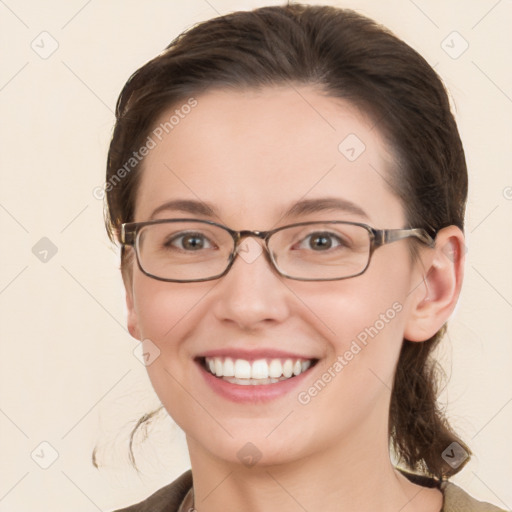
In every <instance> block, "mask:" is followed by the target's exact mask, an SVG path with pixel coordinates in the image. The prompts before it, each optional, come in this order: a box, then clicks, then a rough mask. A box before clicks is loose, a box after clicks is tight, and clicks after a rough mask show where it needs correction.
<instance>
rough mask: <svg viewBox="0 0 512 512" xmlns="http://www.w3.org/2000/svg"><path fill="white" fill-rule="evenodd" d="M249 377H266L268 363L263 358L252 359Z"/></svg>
mask: <svg viewBox="0 0 512 512" xmlns="http://www.w3.org/2000/svg"><path fill="white" fill-rule="evenodd" d="M251 378H253V379H267V378H268V364H267V361H265V359H258V360H257V361H253V363H252V367H251Z"/></svg>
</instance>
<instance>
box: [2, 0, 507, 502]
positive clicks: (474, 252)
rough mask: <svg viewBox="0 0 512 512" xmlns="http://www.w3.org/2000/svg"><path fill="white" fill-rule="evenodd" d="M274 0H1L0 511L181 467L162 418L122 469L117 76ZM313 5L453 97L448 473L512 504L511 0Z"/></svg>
mask: <svg viewBox="0 0 512 512" xmlns="http://www.w3.org/2000/svg"><path fill="white" fill-rule="evenodd" d="M270 3H272V2H263V1H238V2H237V1H228V0H208V1H206V0H190V1H186V2H184V1H183V2H177V1H169V0H167V1H161V0H160V1H156V0H151V1H148V2H135V1H121V0H110V1H99V0H89V1H85V0H72V1H64V0H60V1H57V0H54V1H46V2H37V1H35V0H30V1H28V0H23V1H22V0H5V1H1V2H0V44H1V48H2V66H1V69H0V108H1V120H2V122H1V125H0V144H1V151H0V169H1V188H0V227H1V233H2V265H1V266H0V314H1V322H0V335H1V338H2V343H1V346H0V347H1V348H0V350H1V353H0V355H1V358H0V364H1V369H0V370H1V371H0V392H1V394H0V433H1V441H0V449H1V455H0V460H1V465H2V476H1V478H0V512H4V511H6V512H7V511H9V512H17V511H28V510H31V511H36V510H45V511H46V510H52V511H54V512H60V511H68V510H73V511H74V512H85V511H95V510H102V511H106V510H111V509H113V508H116V507H120V506H122V505H127V504H130V503H133V502H135V501H137V500H140V499H142V498H143V497H145V496H147V495H148V494H150V493H151V492H152V491H154V490H155V489H157V488H158V487H160V486H162V485H164V484H166V483H167V482H169V481H171V480H172V479H174V478H175V477H176V476H178V475H179V474H181V473H182V472H183V471H184V470H186V469H187V468H188V467H189V461H188V455H187V449H186V445H185V442H184V435H183V433H182V432H181V431H180V430H179V429H178V428H177V427H176V426H174V425H173V423H172V421H171V420H169V419H168V418H163V419H161V420H160V421H159V422H158V423H157V424H156V427H155V429H154V430H153V431H152V433H151V435H150V438H149V439H148V440H147V441H146V442H145V443H144V444H143V445H142V446H141V448H140V449H138V450H137V454H138V455H139V457H138V462H139V466H140V469H141V474H137V473H136V472H135V471H134V470H132V469H131V468H130V466H129V462H128V458H127V439H128V433H129V431H130V428H131V427H132V426H133V424H134V422H135V421H136V420H137V419H138V417H139V416H140V414H142V413H143V412H145V411H146V410H149V409H150V408H151V407H152V406H153V405H155V404H157V399H156V397H155V395H154V393H153V391H152V389H151V387H150V385H149V382H148V379H147V377H146V371H145V368H144V366H143V365H142V364H141V363H140V362H139V360H138V359H137V358H136V357H135V356H134V354H133V350H134V348H135V347H136V342H135V340H133V339H132V338H131V337H130V336H129V334H128V333H127V331H126V328H125V310H124V297H123V290H122V288H121V281H120V276H119V272H118V269H117V265H118V261H117V251H116V249H115V248H114V247H112V246H111V244H110V243H109V242H108V240H107V237H106V234H105V232H104V228H103V219H102V202H101V201H100V200H98V199H97V198H95V196H94V191H95V190H97V188H96V187H98V186H101V184H102V180H103V174H104V166H105V157H106V152H107V145H108V141H109V136H110V133H111V129H112V124H113V112H112V111H113V108H114V105H115V101H116V98H117V95H118V93H119V91H120V89H121V87H122V85H123V84H124V82H125V81H126V79H127V78H128V76H129V75H130V74H131V73H132V72H133V71H134V70H135V69H136V68H137V67H139V66H140V65H142V64H143V63H144V62H145V61H147V60H148V59H150V58H151V57H153V56H154V55H156V54H157V53H159V52H160V51H161V50H162V49H163V48H164V47H165V46H166V45H167V44H168V43H169V42H170V41H171V39H173V38H174V37H175V36H176V35H177V34H178V33H179V32H181V31H182V30H184V29H185V28H187V27H189V26H190V25H192V24H194V23H196V22H198V21H201V20H205V19H207V18H210V17H213V16H215V15H216V14H217V13H219V14H222V13H226V12H229V11H231V10H236V9H245V8H252V7H256V6H261V5H265V4H270ZM274 3H278V2H274ZM311 3H330V4H334V5H339V6H345V7H351V8H354V9H356V10H358V11H360V12H362V13H363V14H367V15H369V16H371V17H374V18H375V19H377V20H378V21H380V22H382V23H383V24H384V25H387V26H388V27H390V28H391V29H392V30H394V31H395V32H396V33H397V34H398V35H399V36H400V37H402V38H403V39H405V40H406V41H407V42H408V43H409V44H411V45H412V46H413V47H414V48H416V49H417V50H418V51H419V52H420V53H421V54H422V55H424V56H425V58H426V59H427V60H428V61H429V62H430V63H431V65H433V66H434V67H435V69H436V70H437V71H438V72H439V73H440V74H441V76H442V77H443V79H444V80H445V83H446V84H447V86H448V88H449V90H450V92H451V95H452V97H453V101H454V105H455V108H456V111H457V118H458V121H459V126H460V130H461V133H462V137H463V141H464V144H465V148H466V152H467V160H468V164H469V171H470V197H469V205H468V216H467V240H468V241H467V245H468V253H467V257H468V260H467V267H466V280H465V284H464V290H463V294H462V297H461V300H460V303H459V305H458V308H457V310H456V313H455V315H454V317H453V320H452V322H451V329H450V334H449V336H448V338H447V339H446V340H445V342H444V345H443V347H442V350H441V354H440V356H441V357H442V358H443V361H444V366H445V368H446V370H447V373H448V374H449V376H450V377H451V380H450V383H449V385H448V386H447V387H446V389H445V390H444V392H443V395H442V397H443V400H448V414H449V417H450V418H451V419H452V421H453V424H454V426H455V427H456V428H457V429H458V430H459V431H460V434H461V435H462V436H463V438H464V439H466V440H467V441H468V442H469V444H470V446H471V447H472V449H473V451H474V452H475V457H474V459H473V461H472V462H471V463H470V464H469V465H468V466H467V467H466V468H465V469H464V470H463V472H462V473H461V474H460V475H459V476H457V477H456V478H455V479H454V481H455V482H457V483H459V485H462V486H463V487H464V488H466V489H467V490H468V491H469V492H470V493H472V494H473V495H474V496H476V497H478V498H480V499H485V500H488V501H491V502H494V503H496V504H497V505H499V506H500V507H503V508H509V509H510V508H511V507H512V488H511V486H510V481H511V477H512V468H511V465H512V463H511V460H512V446H511V442H510V431H511V420H512V386H511V377H510V375H511V371H510V368H511V367H512V343H511V341H512V340H511V334H510V332H511V328H512V265H511V262H512V236H511V233H512V173H511V162H512V150H511V131H512V129H511V126H512V123H511V121H512V99H511V98H512V73H511V68H510V52H511V50H512V36H511V30H510V27H511V26H512V23H511V22H512V2H511V1H510V0H498V1H497V0H477V1H471V2H469V1H467V0H451V1H448V2H447V1H444V0H435V1H426V0H414V1H413V0H387V1H386V2H383V1H378V0H366V1H365V0H350V1H348V0H347V1H346V2H345V1H342V2H341V1H340V2H336V1H330V2H311ZM43 31H46V32H47V33H48V34H42V35H40V34H41V32H43ZM453 31H457V32H458V34H459V35H457V34H455V35H454V34H452V33H453ZM443 41H444V43H443ZM465 41H466V42H467V44H469V46H468V48H467V50H466V51H465V52H464V53H462V54H461V55H460V56H458V55H457V54H458V53H460V52H461V51H462V50H463V49H464V47H465V44H466V43H465ZM57 44H58V48H56V50H55V52H54V53H53V54H51V55H49V53H50V52H51V51H52V50H53V49H54V47H56V45H57ZM455 56H458V58H453V57H455ZM43 237H46V238H47V239H49V240H50V241H51V243H50V242H49V241H48V240H43V241H41V239H42V238H43ZM36 244H38V245H36ZM34 246H35V249H33V248H34ZM52 247H53V251H55V250H57V252H56V253H55V254H53V253H52ZM45 251H47V252H46V253H45ZM44 258H46V261H41V259H43V260H44ZM41 443H43V444H41ZM96 444H97V445H98V449H99V456H100V462H102V463H103V466H102V468H101V469H100V470H98V469H95V468H94V467H93V466H92V464H91V451H92V449H93V447H94V446H95V445H96ZM53 459H55V460H53ZM52 462H53V463H52ZM41 466H43V467H41ZM46 466H48V467H47V469H44V467H46Z"/></svg>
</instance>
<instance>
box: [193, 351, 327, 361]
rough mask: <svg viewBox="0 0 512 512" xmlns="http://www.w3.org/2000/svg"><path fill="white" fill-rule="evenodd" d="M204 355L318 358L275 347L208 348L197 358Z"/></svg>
mask: <svg viewBox="0 0 512 512" xmlns="http://www.w3.org/2000/svg"><path fill="white" fill-rule="evenodd" d="M204 357H231V358H233V359H246V360H247V361H253V360H256V359H305V360H309V359H318V358H316V357H312V356H307V355H302V354H297V353H293V352H287V351H286V350H276V349H275V348H258V349H254V350H247V349H241V348H223V349H217V350H208V351H206V352H203V353H201V354H198V355H197V358H204Z"/></svg>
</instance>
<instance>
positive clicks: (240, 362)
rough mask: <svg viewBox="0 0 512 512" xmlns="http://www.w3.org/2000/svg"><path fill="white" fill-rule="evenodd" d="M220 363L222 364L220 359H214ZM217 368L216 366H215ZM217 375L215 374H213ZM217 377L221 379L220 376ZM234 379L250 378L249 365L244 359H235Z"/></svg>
mask: <svg viewBox="0 0 512 512" xmlns="http://www.w3.org/2000/svg"><path fill="white" fill-rule="evenodd" d="M215 359H216V360H218V361H220V362H221V364H222V359H219V358H217V357H216V358H215ZM215 366H217V365H215ZM215 375H217V374H215ZM217 377H222V375H217ZM235 377H236V378H237V379H250V378H251V363H249V361H246V360H245V359H237V360H236V361H235Z"/></svg>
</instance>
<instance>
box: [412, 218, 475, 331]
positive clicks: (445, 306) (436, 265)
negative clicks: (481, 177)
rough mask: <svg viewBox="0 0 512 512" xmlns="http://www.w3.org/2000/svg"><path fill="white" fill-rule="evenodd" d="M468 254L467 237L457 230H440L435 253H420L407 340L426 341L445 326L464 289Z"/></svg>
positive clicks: (432, 250)
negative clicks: (466, 254)
mask: <svg viewBox="0 0 512 512" xmlns="http://www.w3.org/2000/svg"><path fill="white" fill-rule="evenodd" d="M465 253H466V247H465V245H464V234H463V233H462V231H461V230H460V229H459V228H458V227H457V226H448V227H445V228H443V229H441V230H440V231H439V232H438V233H437V236H436V244H435V248H434V249H421V253H420V256H419V259H420V261H418V263H417V268H418V272H415V273H414V275H415V279H416V283H412V284H413V286H414V287H415V288H414V289H413V291H412V292H411V293H410V297H411V303H410V307H411V313H410V315H409V318H408V320H407V324H406V326H405V331H404V337H405V338H406V339H407V340H410V341H426V340H428V339H429V338H431V337H432V336H434V334H435V333H436V332H437V331H439V329H441V327H442V326H443V325H444V324H445V323H446V321H447V320H448V318H449V316H450V315H451V314H452V312H453V310H454V309H455V306H456V305H457V300H458V298H459V294H460V290H461V287H462V281H463V277H464V260H465Z"/></svg>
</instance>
